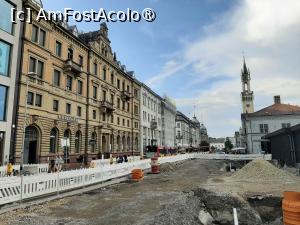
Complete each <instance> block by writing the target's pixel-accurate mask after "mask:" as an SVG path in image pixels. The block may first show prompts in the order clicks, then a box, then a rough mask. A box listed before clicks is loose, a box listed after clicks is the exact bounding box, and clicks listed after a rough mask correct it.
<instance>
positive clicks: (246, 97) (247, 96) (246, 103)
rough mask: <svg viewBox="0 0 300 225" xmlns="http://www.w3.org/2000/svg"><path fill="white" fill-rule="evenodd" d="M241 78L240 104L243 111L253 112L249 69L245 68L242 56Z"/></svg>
mask: <svg viewBox="0 0 300 225" xmlns="http://www.w3.org/2000/svg"><path fill="white" fill-rule="evenodd" d="M241 80H242V93H241V97H242V105H243V113H253V112H254V104H253V99H254V96H253V91H251V88H250V80H251V77H250V70H249V68H247V65H246V60H245V58H244V64H243V68H242V71H241Z"/></svg>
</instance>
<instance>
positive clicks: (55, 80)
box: [53, 70, 60, 87]
mask: <svg viewBox="0 0 300 225" xmlns="http://www.w3.org/2000/svg"><path fill="white" fill-rule="evenodd" d="M53 85H54V86H57V87H59V86H60V71H58V70H54V74H53Z"/></svg>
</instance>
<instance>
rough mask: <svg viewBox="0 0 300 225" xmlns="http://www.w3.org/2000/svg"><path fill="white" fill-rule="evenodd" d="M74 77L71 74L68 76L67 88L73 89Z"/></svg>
mask: <svg viewBox="0 0 300 225" xmlns="http://www.w3.org/2000/svg"><path fill="white" fill-rule="evenodd" d="M72 85H73V78H72V77H71V76H67V85H66V88H67V90H68V91H72Z"/></svg>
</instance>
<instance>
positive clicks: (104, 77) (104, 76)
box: [103, 68, 106, 80]
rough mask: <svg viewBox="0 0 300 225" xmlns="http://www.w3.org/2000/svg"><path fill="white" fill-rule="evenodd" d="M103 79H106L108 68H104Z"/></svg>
mask: <svg viewBox="0 0 300 225" xmlns="http://www.w3.org/2000/svg"><path fill="white" fill-rule="evenodd" d="M103 80H106V69H105V68H103Z"/></svg>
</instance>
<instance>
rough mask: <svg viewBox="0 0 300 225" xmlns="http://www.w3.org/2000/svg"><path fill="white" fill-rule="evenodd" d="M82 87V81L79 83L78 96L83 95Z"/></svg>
mask: <svg viewBox="0 0 300 225" xmlns="http://www.w3.org/2000/svg"><path fill="white" fill-rule="evenodd" d="M82 87H83V83H82V81H81V80H78V81H77V94H79V95H82Z"/></svg>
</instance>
